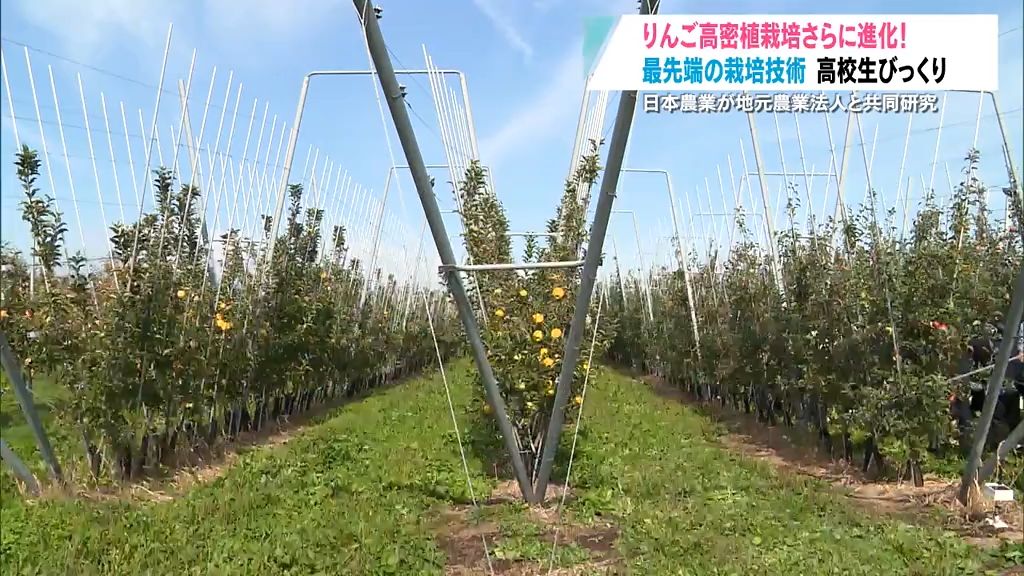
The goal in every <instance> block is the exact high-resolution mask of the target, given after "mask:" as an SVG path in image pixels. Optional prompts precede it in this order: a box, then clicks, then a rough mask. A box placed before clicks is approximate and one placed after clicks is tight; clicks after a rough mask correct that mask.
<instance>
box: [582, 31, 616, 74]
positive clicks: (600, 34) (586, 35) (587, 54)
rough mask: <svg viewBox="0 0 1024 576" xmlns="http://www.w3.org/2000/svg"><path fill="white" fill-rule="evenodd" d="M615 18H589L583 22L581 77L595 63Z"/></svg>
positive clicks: (588, 72) (589, 70)
mask: <svg viewBox="0 0 1024 576" xmlns="http://www.w3.org/2000/svg"><path fill="white" fill-rule="evenodd" d="M617 20H618V18H617V17H616V16H591V17H588V18H587V19H586V20H584V22H583V77H584V78H586V77H587V76H588V75H589V74H590V72H591V70H592V69H593V67H594V63H595V62H597V59H598V57H600V55H601V51H602V49H603V48H604V43H605V42H606V41H607V40H608V36H609V35H610V34H611V31H612V29H613V28H615V22H616V21H617Z"/></svg>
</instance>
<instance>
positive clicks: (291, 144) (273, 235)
mask: <svg viewBox="0 0 1024 576" xmlns="http://www.w3.org/2000/svg"><path fill="white" fill-rule="evenodd" d="M392 73H394V74H403V75H410V76H419V75H425V74H431V73H434V74H454V75H456V76H458V77H459V80H460V83H461V85H462V91H463V98H465V99H466V101H467V106H468V98H469V96H468V92H467V91H466V79H465V76H464V75H463V74H462V72H460V71H458V70H435V71H433V72H432V71H430V70H394V68H392ZM373 74H376V72H375V71H374V70H314V71H312V72H310V73H308V74H306V75H305V76H304V77H303V79H302V88H301V89H300V90H299V104H298V106H297V108H296V110H295V120H294V121H293V122H292V131H291V134H289V136H288V148H287V149H286V152H285V157H284V165H283V166H282V169H281V180H280V186H281V194H280V195H278V197H277V205H276V206H275V207H274V216H273V220H272V221H271V232H270V244H269V246H268V247H267V261H266V264H267V265H266V266H265V268H264V270H261V271H260V272H259V278H260V279H261V281H262V279H263V275H264V274H265V273H266V270H267V269H269V267H270V266H269V265H270V262H272V261H273V260H272V259H271V255H272V254H273V251H274V245H275V244H276V242H277V230H278V224H279V222H280V220H281V215H282V214H283V213H284V205H285V201H286V199H287V196H288V178H289V176H291V171H292V161H293V160H294V158H295V146H296V144H297V143H298V139H299V128H300V126H301V125H302V114H303V112H304V111H305V110H306V95H307V94H308V93H309V81H310V80H311V79H312V78H313V77H314V76H370V75H373ZM396 83H397V80H396ZM397 94H401V92H400V91H399V92H397ZM467 114H468V111H467ZM470 122H472V119H470ZM473 138H474V142H473V146H474V148H475V147H476V141H475V140H476V136H475V134H474V137H473ZM389 175H390V173H389ZM369 273H371V274H372V273H373V271H372V270H370V271H369Z"/></svg>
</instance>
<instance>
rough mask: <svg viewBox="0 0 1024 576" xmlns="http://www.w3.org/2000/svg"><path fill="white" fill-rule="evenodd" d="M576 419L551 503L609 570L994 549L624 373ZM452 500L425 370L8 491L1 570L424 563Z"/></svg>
mask: <svg viewBox="0 0 1024 576" xmlns="http://www.w3.org/2000/svg"><path fill="white" fill-rule="evenodd" d="M467 366H468V364H465V363H460V364H459V365H458V366H456V367H453V368H452V369H451V370H449V371H448V375H449V381H450V384H451V386H452V391H453V400H454V402H455V405H456V412H457V413H458V414H459V419H460V425H461V426H465V425H466V424H467V423H468V421H469V419H470V417H471V416H470V415H469V411H470V410H471V408H470V406H471V405H475V404H474V403H472V402H471V398H470V391H469V386H470V385H471V384H470V383H469V382H468V381H467V379H466V378H464V377H462V376H460V375H461V374H464V373H465V372H466V370H465V368H466V367H467ZM584 422H585V425H586V433H587V437H586V440H585V441H584V442H582V443H581V445H580V446H579V447H578V449H577V453H576V458H575V460H574V463H573V486H574V490H575V498H574V500H573V501H572V503H571V504H570V508H569V510H568V511H567V515H568V516H570V517H571V518H572V519H573V521H574V522H578V523H581V524H586V523H593V522H598V521H611V522H613V523H614V524H616V525H617V526H618V531H619V541H618V543H617V552H618V554H619V555H620V556H621V558H620V561H619V565H620V566H621V568H622V570H621V571H622V572H627V573H635V574H644V575H651V574H654V575H657V574H666V575H671V574H688V575H690V574H692V575H728V574H736V575H748V574H772V575H787V574H814V575H818V574H821V575H824V574H846V575H857V574H864V575H868V574H870V575H875V574H921V575H928V576H939V575H943V574H950V575H953V574H956V575H958V576H959V575H964V574H972V573H980V572H979V571H980V570H981V568H982V566H985V565H991V563H992V562H993V558H992V557H991V556H990V555H988V554H987V553H983V552H981V551H979V550H977V549H975V548H972V547H970V546H968V545H967V544H965V543H963V542H962V541H961V540H960V539H959V538H958V537H956V536H954V535H952V534H948V533H944V532H942V531H941V530H939V529H937V528H930V527H915V526H910V525H907V524H902V523H900V522H897V521H895V520H885V519H881V518H875V517H869V516H867V515H865V514H864V513H862V512H859V511H857V510H854V509H852V508H850V507H849V505H848V504H847V503H846V502H844V500H843V497H842V496H841V495H838V494H836V493H835V492H834V491H833V490H832V489H830V488H829V487H827V486H825V485H824V484H821V483H818V482H815V481H811V480H808V479H803V478H797V477H794V476H790V475H786V474H785V473H781V472H776V471H775V470H774V469H772V468H770V467H768V466H767V465H765V464H761V463H758V462H754V461H750V460H747V459H744V458H743V457H740V456H738V455H735V454H731V453H729V452H728V451H726V450H725V449H723V448H720V447H719V446H718V445H717V444H716V443H715V441H714V435H715V434H716V433H717V432H716V430H715V427H714V426H713V425H712V424H710V423H709V422H708V421H707V420H706V419H705V418H703V417H701V416H699V415H697V414H695V413H694V412H692V411H691V410H689V409H687V408H685V407H682V406H681V405H678V404H674V403H671V402H668V401H666V400H664V399H662V398H659V397H657V396H656V395H655V394H654V393H653V392H651V391H649V390H648V389H647V388H646V387H645V386H644V385H643V384H641V383H639V382H637V381H634V380H630V379H629V378H627V377H625V376H621V375H618V374H615V373H602V375H601V376H600V377H599V378H597V379H596V380H594V381H592V385H591V387H590V389H589V391H588V395H587V399H586V404H585V414H584ZM5 433H6V432H5ZM566 436H571V434H567V435H566ZM566 440H567V441H568V440H569V438H567V439H566ZM469 457H470V462H469V465H470V472H471V475H472V477H473V482H474V491H475V493H476V494H477V496H478V497H480V496H481V495H486V494H488V493H489V491H490V490H491V489H492V488H493V487H494V485H495V482H494V481H493V480H492V479H490V478H489V477H488V473H487V471H488V470H489V469H490V466H489V464H487V463H485V462H484V461H483V460H481V459H479V458H476V457H474V456H473V455H472V454H470V455H469ZM467 502H468V490H467V487H466V482H465V476H464V473H463V470H462V464H461V461H460V459H459V455H458V447H457V444H456V441H455V436H454V433H453V431H452V429H451V422H450V418H449V416H448V406H447V402H446V400H445V396H444V390H443V387H442V385H441V380H440V378H439V376H438V375H436V374H435V375H431V376H425V377H422V378H418V379H415V380H412V381H410V382H408V383H406V384H404V385H402V386H399V387H396V388H392V389H389V390H386V391H382V392H381V393H379V394H377V395H375V396H372V397H370V398H368V399H366V400H364V401H362V402H360V403H357V404H352V405H349V406H346V407H344V408H340V409H339V410H337V411H336V412H335V413H334V414H332V415H330V416H329V417H328V419H326V420H324V421H323V422H322V423H319V424H317V425H314V426H311V427H309V428H308V429H306V431H305V432H303V433H301V434H299V435H297V437H295V438H294V439H292V440H291V441H290V442H288V443H286V444H283V445H280V446H276V447H273V448H269V447H268V448H261V449H256V450H252V451H250V452H248V453H246V454H244V455H243V456H242V457H241V458H240V459H239V461H238V462H237V463H236V464H235V465H234V466H233V467H232V468H230V469H229V470H227V471H226V472H225V473H224V474H222V475H221V476H220V477H219V478H217V479H216V480H214V481H212V482H211V483H209V484H206V485H203V486H199V487H195V488H193V489H191V490H190V491H188V492H187V493H186V494H184V495H181V496H180V497H177V498H175V499H174V500H171V501H163V502H137V501H127V500H124V501H104V502H95V501H85V500H74V501H72V500H60V499H52V500H47V501H41V502H36V503H31V504H25V503H23V502H22V501H20V500H19V499H17V498H14V497H12V496H11V495H10V494H9V493H8V494H7V495H5V497H4V501H3V502H2V503H0V507H2V508H0V572H2V573H4V574H74V575H76V576H78V575H82V576H87V575H92V574H117V575H120V574H175V575H182V574H218V575H230V574H273V575H288V574H295V575H299V574H301V575H315V574H373V575H390V574H394V575H417V574H442V573H444V569H445V565H446V561H447V559H446V552H445V550H444V545H443V542H442V541H443V540H444V538H442V537H440V536H443V535H439V534H438V526H439V525H444V522H443V518H442V517H443V515H444V514H445V513H446V511H451V510H452V509H456V508H461V509H466V508H467ZM481 516H485V517H487V518H488V519H489V520H491V521H494V522H496V523H497V524H498V525H499V532H500V540H499V541H498V542H494V543H491V550H492V552H493V553H494V555H493V556H492V558H494V557H498V558H504V559H505V560H506V561H507V562H511V561H518V562H524V561H544V560H546V558H547V556H548V554H550V549H551V548H550V545H549V544H545V543H544V541H543V530H542V529H541V527H540V526H539V524H538V523H537V521H536V520H535V519H534V515H532V514H531V513H530V511H529V510H528V509H526V508H525V507H524V506H520V505H516V504H502V505H496V506H489V507H488V508H487V509H486V510H484V511H483V512H482V514H481ZM468 521H470V520H469V519H468V516H467V522H468ZM560 548H561V549H560V552H559V557H558V559H557V560H558V562H557V563H558V564H561V565H570V564H575V563H579V562H585V561H586V557H587V555H588V551H587V550H586V549H584V548H581V547H579V546H576V545H574V544H571V543H566V544H564V545H563V546H562V547H560ZM1014 552H1015V551H1012V550H1011V551H1010V552H1004V554H1005V556H1006V557H1005V558H1004V561H1007V562H1008V561H1010V560H1012V553H1014ZM544 572H545V571H541V573H544Z"/></svg>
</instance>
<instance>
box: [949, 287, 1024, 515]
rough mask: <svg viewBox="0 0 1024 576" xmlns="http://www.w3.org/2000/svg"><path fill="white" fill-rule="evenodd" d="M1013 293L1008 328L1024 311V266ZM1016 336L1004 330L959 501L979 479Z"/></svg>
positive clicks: (965, 500)
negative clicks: (982, 457)
mask: <svg viewBox="0 0 1024 576" xmlns="http://www.w3.org/2000/svg"><path fill="white" fill-rule="evenodd" d="M1013 284H1014V285H1013V294H1012V295H1011V296H1010V309H1009V311H1008V312H1007V314H1006V328H1007V329H1006V332H1009V328H1010V326H1013V327H1014V328H1017V327H1019V326H1020V322H1021V316H1022V314H1024V268H1021V269H1020V271H1019V272H1017V279H1016V280H1014V283H1013ZM1013 341H1014V338H1012V337H1010V336H1009V334H1005V333H1004V334H1003V341H1002V343H1000V345H999V352H998V353H997V354H996V365H995V368H994V369H993V370H992V375H991V376H989V379H988V386H986V388H985V404H984V406H983V407H982V409H981V421H980V422H978V426H977V428H975V430H974V439H973V442H972V443H971V452H970V454H969V455H968V456H967V464H966V465H964V473H963V477H962V478H961V480H960V491H959V493H958V494H957V497H958V498H959V500H960V502H961V503H963V504H967V497H968V494H969V493H970V491H971V487H972V486H973V485H974V484H975V483H976V482H977V481H978V479H979V477H980V474H979V471H978V469H979V468H980V467H981V456H982V452H984V450H985V442H986V440H988V432H989V429H990V428H991V427H992V418H993V417H994V416H995V413H996V403H998V401H999V390H1000V389H1001V388H1002V387H1003V380H1004V379H1005V378H1006V367H1007V365H1009V363H1010V354H1011V352H1012V350H1013Z"/></svg>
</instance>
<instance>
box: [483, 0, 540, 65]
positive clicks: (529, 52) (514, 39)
mask: <svg viewBox="0 0 1024 576" xmlns="http://www.w3.org/2000/svg"><path fill="white" fill-rule="evenodd" d="M473 4H474V5H475V6H476V7H477V9H478V10H480V11H481V12H483V14H484V16H486V17H487V19H488V20H490V21H491V24H492V25H493V26H494V27H495V28H496V29H497V30H498V32H500V33H501V35H502V36H504V37H505V41H506V42H508V43H509V44H510V45H511V46H512V48H513V49H515V50H516V51H517V52H519V53H521V54H522V55H523V56H524V57H525V58H526V59H527V60H529V59H530V58H532V57H533V46H531V45H530V44H529V43H528V42H527V41H526V39H525V38H523V35H522V34H521V33H520V32H519V30H518V29H517V28H516V27H515V26H513V25H512V23H511V22H510V18H509V16H508V14H505V13H504V11H502V10H500V9H499V8H498V6H497V5H496V4H495V0H473Z"/></svg>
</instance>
